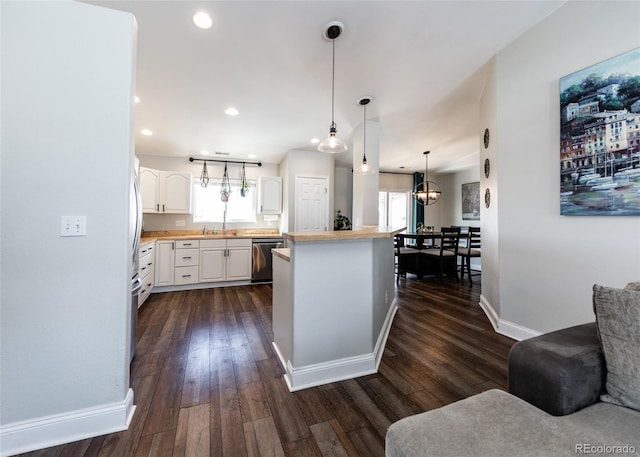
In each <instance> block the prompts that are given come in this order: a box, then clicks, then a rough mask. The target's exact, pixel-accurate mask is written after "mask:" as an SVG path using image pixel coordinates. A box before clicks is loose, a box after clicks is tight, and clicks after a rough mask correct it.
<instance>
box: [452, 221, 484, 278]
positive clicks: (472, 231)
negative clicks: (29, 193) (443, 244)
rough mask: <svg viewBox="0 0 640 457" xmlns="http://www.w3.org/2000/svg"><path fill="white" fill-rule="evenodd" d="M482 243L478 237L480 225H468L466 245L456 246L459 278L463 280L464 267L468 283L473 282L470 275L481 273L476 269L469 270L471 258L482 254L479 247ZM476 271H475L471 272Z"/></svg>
mask: <svg viewBox="0 0 640 457" xmlns="http://www.w3.org/2000/svg"><path fill="white" fill-rule="evenodd" d="M481 248H482V243H481V239H480V227H469V233H468V234H467V245H466V247H461V248H458V256H459V257H460V258H461V261H460V279H461V280H464V275H465V269H466V271H467V276H468V277H469V283H470V284H473V280H472V279H471V277H472V276H478V275H480V274H481V273H480V272H478V271H477V270H471V259H473V258H479V257H481V256H482V252H481V250H480V249H481ZM472 271H476V272H475V273H471V272H472Z"/></svg>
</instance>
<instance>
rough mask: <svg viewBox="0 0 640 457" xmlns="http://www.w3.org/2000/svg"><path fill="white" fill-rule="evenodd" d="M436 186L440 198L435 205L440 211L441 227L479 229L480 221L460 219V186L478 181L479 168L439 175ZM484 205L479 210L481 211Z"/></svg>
mask: <svg viewBox="0 0 640 457" xmlns="http://www.w3.org/2000/svg"><path fill="white" fill-rule="evenodd" d="M438 179H439V181H438V184H439V185H440V190H442V197H441V198H440V201H439V202H438V203H436V205H438V206H439V207H440V209H441V211H440V217H441V223H442V226H443V227H447V226H450V225H462V226H470V227H480V221H479V220H477V221H475V220H463V219H462V185H463V184H468V183H473V182H478V181H480V167H479V166H477V167H475V168H469V169H466V170H462V171H460V172H458V173H447V174H442V175H439V177H438ZM483 209H484V205H482V207H481V208H480V214H481V216H482V210H483Z"/></svg>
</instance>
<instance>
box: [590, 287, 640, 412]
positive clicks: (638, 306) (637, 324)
mask: <svg viewBox="0 0 640 457" xmlns="http://www.w3.org/2000/svg"><path fill="white" fill-rule="evenodd" d="M593 306H594V309H595V311H596V322H597V324H598V332H599V335H600V341H601V343H602V352H603V353H604V358H605V361H606V365H607V381H606V391H607V392H606V394H603V395H602V397H601V400H602V401H605V402H609V403H613V404H616V405H622V406H627V407H629V408H633V409H635V410H639V411H640V292H638V291H635V290H630V289H614V288H611V287H603V286H600V285H597V284H596V285H594V286H593Z"/></svg>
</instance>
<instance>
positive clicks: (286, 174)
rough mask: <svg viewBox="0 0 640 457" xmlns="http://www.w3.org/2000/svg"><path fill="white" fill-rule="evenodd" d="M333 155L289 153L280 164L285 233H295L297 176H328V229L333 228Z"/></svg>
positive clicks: (308, 152) (304, 152)
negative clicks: (285, 214) (285, 212)
mask: <svg viewBox="0 0 640 457" xmlns="http://www.w3.org/2000/svg"><path fill="white" fill-rule="evenodd" d="M334 161H335V159H334V156H333V154H327V153H324V152H315V151H289V152H288V153H287V155H286V157H285V158H284V159H283V161H282V162H281V163H280V176H282V195H283V198H284V199H285V202H284V205H283V207H284V208H286V211H287V216H286V222H287V224H283V225H282V231H283V232H293V231H294V227H295V222H296V221H295V217H296V216H295V214H296V212H295V211H296V195H295V186H296V176H313V177H318V176H327V177H329V192H328V193H329V196H328V199H327V200H328V205H329V208H328V211H329V220H328V221H327V223H328V227H330V229H332V228H333V217H334V209H333V208H334V207H333V199H334V182H335V180H334V173H335V164H334Z"/></svg>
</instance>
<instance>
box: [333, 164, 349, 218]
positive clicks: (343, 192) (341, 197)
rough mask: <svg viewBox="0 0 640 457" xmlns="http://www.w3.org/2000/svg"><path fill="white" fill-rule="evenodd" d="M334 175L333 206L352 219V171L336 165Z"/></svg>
mask: <svg viewBox="0 0 640 457" xmlns="http://www.w3.org/2000/svg"><path fill="white" fill-rule="evenodd" d="M334 176H335V181H334V186H333V200H334V201H333V207H334V208H335V210H336V211H338V210H340V212H341V213H342V214H343V215H345V216H347V217H348V218H349V220H351V221H353V212H352V211H353V172H352V171H351V168H345V167H336V168H335V171H334ZM334 216H335V215H334Z"/></svg>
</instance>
